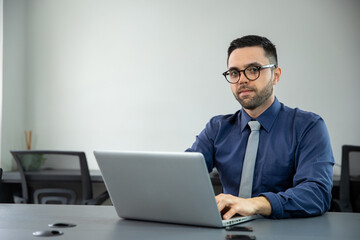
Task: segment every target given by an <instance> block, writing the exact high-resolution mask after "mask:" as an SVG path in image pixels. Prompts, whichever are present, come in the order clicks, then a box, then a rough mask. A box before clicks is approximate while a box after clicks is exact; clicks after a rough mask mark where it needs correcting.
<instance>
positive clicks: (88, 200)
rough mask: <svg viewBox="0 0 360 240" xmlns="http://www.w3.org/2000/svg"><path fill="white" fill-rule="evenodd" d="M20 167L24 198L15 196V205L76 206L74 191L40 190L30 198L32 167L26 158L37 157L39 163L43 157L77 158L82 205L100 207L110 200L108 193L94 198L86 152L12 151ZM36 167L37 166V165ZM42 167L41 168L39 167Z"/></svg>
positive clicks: (59, 189)
mask: <svg viewBox="0 0 360 240" xmlns="http://www.w3.org/2000/svg"><path fill="white" fill-rule="evenodd" d="M10 153H11V154H12V156H13V157H14V159H15V162H16V164H17V166H18V170H19V173H20V179H21V190H22V196H14V202H15V203H40V204H49V203H57V204H75V202H76V199H77V195H76V193H75V191H74V190H71V189H64V188H39V189H35V190H34V192H33V194H32V195H31V196H30V194H29V193H30V188H29V182H30V178H29V173H28V171H27V170H31V165H29V163H28V162H26V161H24V159H25V158H24V156H25V157H26V156H30V155H33V156H37V157H38V159H39V161H43V159H41V158H42V157H43V155H63V156H76V157H77V158H78V160H79V163H80V173H81V188H82V201H81V203H82V204H86V205H100V204H102V203H103V202H104V201H106V199H108V198H109V195H108V192H107V191H105V192H104V193H102V194H101V195H99V196H98V197H97V198H93V191H92V184H91V179H90V173H89V168H88V165H87V160H86V155H85V153H84V152H77V151H48V150H24V151H13V150H12V151H10ZM35 165H36V164H35ZM37 167H40V166H37ZM44 178H45V179H43V181H44V182H45V184H47V181H48V180H49V179H46V177H44Z"/></svg>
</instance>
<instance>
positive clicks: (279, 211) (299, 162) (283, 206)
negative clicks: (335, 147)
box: [260, 118, 334, 218]
mask: <svg viewBox="0 0 360 240" xmlns="http://www.w3.org/2000/svg"><path fill="white" fill-rule="evenodd" d="M333 165H334V158H333V155H332V149H331V145H330V138H329V134H328V131H327V128H326V125H325V123H324V121H323V120H322V119H321V118H319V119H318V120H317V121H315V122H313V124H311V125H309V126H308V127H307V128H306V129H305V130H304V131H303V132H302V135H301V137H300V138H299V144H298V146H297V149H296V153H295V169H296V172H295V175H294V177H293V187H291V188H289V189H287V190H285V191H283V192H278V193H273V192H266V193H262V194H260V196H264V197H266V198H267V199H268V200H269V202H270V204H271V206H272V214H271V217H272V218H289V217H305V216H316V215H321V214H324V213H325V212H326V211H327V210H328V209H329V207H330V201H331V189H332V184H333V183H332V175H333Z"/></svg>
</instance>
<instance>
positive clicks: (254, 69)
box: [222, 64, 276, 84]
mask: <svg viewBox="0 0 360 240" xmlns="http://www.w3.org/2000/svg"><path fill="white" fill-rule="evenodd" d="M272 67H275V68H276V64H269V65H264V66H249V67H247V68H245V69H244V70H237V69H230V70H227V71H226V72H223V74H222V75H224V77H225V79H226V81H228V82H229V83H231V84H235V83H237V82H239V80H240V77H241V72H243V73H244V76H245V77H246V78H247V79H248V80H249V81H255V80H256V79H258V78H259V77H260V71H261V69H265V68H272Z"/></svg>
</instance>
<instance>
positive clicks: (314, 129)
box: [186, 98, 334, 218]
mask: <svg viewBox="0 0 360 240" xmlns="http://www.w3.org/2000/svg"><path fill="white" fill-rule="evenodd" d="M250 120H251V117H250V116H249V115H248V114H247V113H246V112H245V111H244V110H243V109H241V110H239V111H237V112H236V113H235V114H231V115H220V116H215V117H213V118H212V119H211V120H210V121H209V122H208V123H207V125H206V128H205V129H204V130H203V131H202V132H201V133H200V134H199V135H198V136H197V137H196V141H195V143H194V144H193V146H192V147H191V148H189V149H187V150H186V151H189V152H201V153H202V154H203V155H204V157H205V160H206V164H207V167H208V170H209V172H211V171H212V170H213V168H214V167H216V169H217V170H218V172H219V177H220V181H221V183H222V186H223V192H224V193H226V194H232V195H234V196H238V193H239V186H240V179H241V171H242V167H243V160H244V155H245V150H246V144H247V140H248V137H249V134H250V128H249V127H248V125H247V123H248V122H249V121H250ZM256 120H257V121H259V122H260V124H261V128H260V139H259V148H258V153H257V158H256V164H255V170H254V180H253V191H252V197H256V196H265V197H266V198H267V199H268V200H269V201H270V203H271V206H272V214H271V217H272V218H288V217H304V216H314V215H321V214H323V213H325V212H326V211H327V210H328V209H329V208H330V201H331V189H332V176H333V165H334V157H333V153H332V149H331V145H330V138H329V134H328V131H327V128H326V125H325V123H324V121H323V119H322V118H321V117H320V116H318V115H316V114H314V113H310V112H305V111H302V110H300V109H298V108H295V109H292V108H289V107H287V106H285V105H284V104H282V103H280V102H279V101H278V99H277V98H275V100H274V102H273V104H272V105H271V106H270V107H269V108H268V109H267V110H266V111H265V112H264V113H262V114H261V115H260V116H259V117H258V118H257V119H256Z"/></svg>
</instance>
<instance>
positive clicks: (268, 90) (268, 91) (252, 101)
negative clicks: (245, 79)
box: [234, 81, 274, 110]
mask: <svg viewBox="0 0 360 240" xmlns="http://www.w3.org/2000/svg"><path fill="white" fill-rule="evenodd" d="M242 89H250V90H253V91H254V92H255V96H254V97H249V96H246V97H244V98H241V97H240V94H239V93H240V90H242ZM273 91H274V89H273V84H272V81H269V83H268V84H267V85H266V86H265V87H264V88H263V89H262V90H261V91H260V92H259V91H258V89H256V88H249V87H246V86H245V87H240V89H239V90H238V92H237V94H235V93H234V96H235V98H236V100H237V101H238V102H239V103H240V104H241V106H242V107H243V108H245V109H249V110H254V109H255V108H257V107H259V106H261V105H262V104H263V103H264V102H265V101H266V100H268V99H269V97H271V95H272V93H273Z"/></svg>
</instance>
